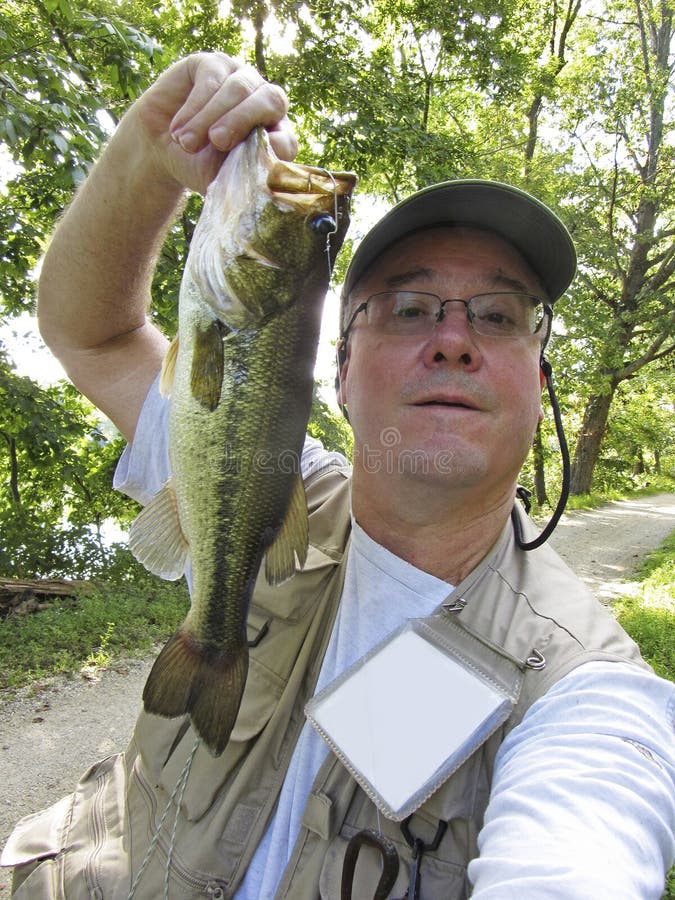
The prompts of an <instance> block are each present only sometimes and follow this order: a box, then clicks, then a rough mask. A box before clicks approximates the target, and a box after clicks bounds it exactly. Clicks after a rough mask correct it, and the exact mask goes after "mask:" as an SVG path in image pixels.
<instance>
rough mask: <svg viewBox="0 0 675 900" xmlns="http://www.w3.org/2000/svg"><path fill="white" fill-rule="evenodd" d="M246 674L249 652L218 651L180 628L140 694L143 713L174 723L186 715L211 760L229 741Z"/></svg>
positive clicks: (236, 650) (236, 649)
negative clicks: (211, 756)
mask: <svg viewBox="0 0 675 900" xmlns="http://www.w3.org/2000/svg"><path fill="white" fill-rule="evenodd" d="M247 673H248V646H247V645H246V643H243V644H242V645H241V646H240V647H237V648H235V649H234V650H232V651H225V650H217V649H214V648H213V647H209V646H207V645H206V644H203V643H201V642H200V641H198V640H196V638H194V637H193V636H192V635H191V634H190V633H189V631H187V629H184V628H180V629H179V630H178V631H176V632H175V633H174V634H173V635H172V636H171V637H170V638H169V640H168V641H167V643H166V645H165V647H164V648H163V649H162V651H161V653H160V654H159V656H158V657H157V659H156V660H155V663H154V665H153V667H152V669H151V670H150V674H149V675H148V680H147V681H146V683H145V687H144V689H143V705H144V707H145V710H146V712H149V713H154V714H155V715H158V716H165V717H167V718H174V717H175V716H182V715H185V714H186V713H189V714H190V718H191V721H192V725H193V727H194V729H195V731H196V732H197V734H198V735H199V736H200V738H201V739H202V740H203V741H204V743H205V744H206V745H207V747H208V748H209V749H210V750H211V752H212V753H213V754H215V755H216V756H219V755H220V754H221V753H222V752H223V750H224V749H225V747H226V746H227V742H228V741H229V739H230V734H231V732H232V729H233V728H234V723H235V720H236V718H237V714H238V712H239V706H240V704H241V698H242V695H243V693H244V686H245V684H246V675H247Z"/></svg>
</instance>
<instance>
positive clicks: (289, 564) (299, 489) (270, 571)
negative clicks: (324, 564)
mask: <svg viewBox="0 0 675 900" xmlns="http://www.w3.org/2000/svg"><path fill="white" fill-rule="evenodd" d="M308 541H309V521H308V517H307V498H306V497H305V486H304V484H303V483H302V478H301V476H300V475H298V477H297V479H296V482H295V486H294V488H293V493H292V494H291V499H290V502H289V504H288V510H287V511H286V518H285V519H284V521H283V523H282V525H281V528H280V529H279V533H278V534H277V536H276V538H275V539H274V543H273V544H271V546H270V547H268V549H267V553H266V555H265V578H266V579H267V581H268V583H269V584H281V583H282V582H284V581H287V580H288V579H289V578H290V577H291V575H294V574H295V557H296V555H297V558H298V562H299V563H300V567H302V566H304V564H305V560H306V559H307V544H308Z"/></svg>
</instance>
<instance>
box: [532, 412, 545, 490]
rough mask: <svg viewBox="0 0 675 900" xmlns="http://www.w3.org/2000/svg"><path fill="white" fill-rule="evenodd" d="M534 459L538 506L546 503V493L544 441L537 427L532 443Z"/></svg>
mask: <svg viewBox="0 0 675 900" xmlns="http://www.w3.org/2000/svg"><path fill="white" fill-rule="evenodd" d="M532 456H533V461H534V495H535V497H536V498H537V503H538V504H539V506H543V505H544V504H545V503H548V496H547V495H546V471H545V469H544V443H543V441H542V439H541V428H537V430H536V432H535V435H534V444H533V445H532Z"/></svg>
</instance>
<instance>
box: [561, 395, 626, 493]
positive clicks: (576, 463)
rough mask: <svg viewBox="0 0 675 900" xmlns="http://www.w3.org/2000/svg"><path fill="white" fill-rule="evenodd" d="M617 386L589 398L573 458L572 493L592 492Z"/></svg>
mask: <svg viewBox="0 0 675 900" xmlns="http://www.w3.org/2000/svg"><path fill="white" fill-rule="evenodd" d="M615 390H616V387H615V386H614V385H612V387H611V388H610V390H609V392H608V393H607V394H594V395H592V396H591V397H589V398H588V402H587V403H586V409H585V410H584V421H583V424H582V426H581V429H580V431H579V436H578V438H577V446H576V448H575V451H574V459H573V460H572V473H571V479H570V493H571V494H590V492H591V485H592V483H593V471H594V469H595V464H596V463H597V461H598V456H599V455H600V445H601V444H602V439H603V437H604V436H605V430H606V428H607V418H608V416H609V408H610V406H611V404H612V398H613V397H614V391H615Z"/></svg>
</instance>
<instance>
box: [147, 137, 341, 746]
mask: <svg viewBox="0 0 675 900" xmlns="http://www.w3.org/2000/svg"><path fill="white" fill-rule="evenodd" d="M355 181H356V179H355V176H354V175H352V174H351V173H341V172H340V173H329V172H327V171H325V170H323V169H316V168H313V167H310V166H302V165H297V164H292V163H286V162H283V161H281V160H279V159H277V158H276V156H275V155H274V153H273V151H272V149H271V147H270V145H269V141H268V139H267V136H266V134H265V133H264V131H262V129H258V130H257V131H254V132H252V134H251V135H250V137H249V138H248V139H247V140H246V141H245V142H244V144H242V145H241V146H240V147H238V148H237V149H236V150H235V151H233V153H231V154H230V155H229V156H228V157H227V159H226V160H225V162H224V164H223V166H222V168H221V170H220V173H219V174H218V176H217V178H216V179H215V181H214V182H213V184H212V185H211V186H210V187H209V190H208V192H207V195H206V199H205V201H204V207H203V210H202V214H201V216H200V218H199V221H198V223H197V226H196V228H195V232H194V235H193V239H192V242H191V246H190V252H189V256H188V261H187V265H186V269H185V272H184V275H183V280H182V283H181V290H180V299H179V317H178V335H177V341H174V343H173V344H172V348H171V349H170V351H169V352H168V353H167V358H166V360H165V363H164V371H163V374H162V385H163V389H165V390H166V391H167V393H170V396H171V407H170V413H169V457H170V463H171V472H172V475H171V478H170V480H169V481H168V482H167V484H166V485H165V486H164V488H163V489H162V491H160V493H159V494H157V495H156V496H155V497H154V498H153V499H152V501H151V502H150V503H149V504H148V506H146V507H145V509H144V510H142V512H141V513H140V515H139V516H138V517H137V519H136V520H135V521H134V523H133V525H132V528H131V532H130V539H129V545H130V548H131V550H132V552H133V553H134V555H135V556H136V557H137V559H138V560H139V561H140V562H142V563H143V564H144V565H145V566H146V567H147V568H148V569H149V570H150V571H152V572H154V573H155V574H157V575H160V576H162V577H163V578H169V579H176V578H179V577H180V576H181V575H182V574H183V572H184V571H185V569H186V564H187V560H188V556H189V572H190V577H191V582H192V583H191V601H192V602H191V607H190V611H189V613H188V615H187V618H186V619H185V621H184V623H183V624H182V625H181V627H180V628H179V629H178V631H176V632H175V634H174V635H173V636H172V637H171V638H170V639H169V641H168V643H167V644H166V646H165V647H164V648H163V650H162V651H161V653H160V654H159V656H158V657H157V659H156V661H155V664H154V666H153V668H152V670H151V672H150V675H149V676H148V680H147V682H146V685H145V689H144V692H143V702H144V706H145V709H146V710H147V711H148V712H151V713H156V714H158V715H161V716H169V717H173V716H180V715H184V714H186V713H189V714H190V717H191V721H192V724H193V727H194V728H195V730H196V732H197V733H198V734H199V735H200V736H201V738H202V739H203V740H204V742H205V743H206V745H207V746H208V747H209V748H210V750H211V751H212V752H213V753H214V754H216V755H218V754H220V753H222V752H223V750H224V748H225V746H226V744H227V742H228V740H229V737H230V733H231V731H232V728H233V726H234V722H235V719H236V717H237V713H238V710H239V705H240V702H241V697H242V694H243V691H244V685H245V682H246V677H247V672H248V644H247V637H246V618H247V611H248V606H249V602H250V598H251V593H252V590H253V585H254V583H255V579H256V576H257V574H258V570H259V568H260V566H261V563H262V560H263V557H264V558H265V574H266V577H267V580H268V581H269V582H270V583H272V584H278V583H281V582H283V581H284V580H286V579H287V578H289V577H291V576H292V575H293V573H294V572H295V571H296V565H299V566H302V565H303V564H304V561H305V558H306V554H307V544H308V525H307V506H306V501H305V496H304V489H303V485H302V480H301V478H300V468H299V460H300V455H301V452H302V445H303V441H304V437H305V430H306V426H307V421H308V418H309V413H310V408H311V402H312V387H313V369H314V362H315V357H316V349H317V344H318V337H319V329H320V323H321V312H322V306H323V298H324V295H325V293H326V290H327V287H328V281H329V278H330V270H331V267H332V262H333V260H334V258H335V255H336V254H337V252H338V250H339V248H340V246H341V244H342V241H343V238H344V236H345V233H346V230H347V226H348V222H349V201H350V195H351V192H352V190H353V188H354V185H355Z"/></svg>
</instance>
